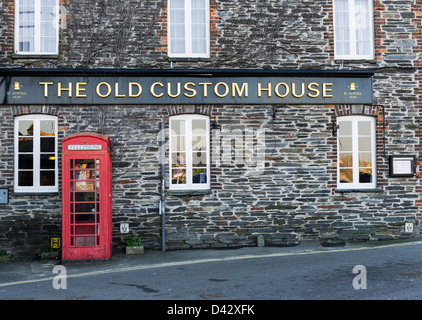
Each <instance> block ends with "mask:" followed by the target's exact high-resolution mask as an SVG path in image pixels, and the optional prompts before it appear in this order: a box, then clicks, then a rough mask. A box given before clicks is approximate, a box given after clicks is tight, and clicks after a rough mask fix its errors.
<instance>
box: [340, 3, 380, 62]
mask: <svg viewBox="0 0 422 320" xmlns="http://www.w3.org/2000/svg"><path fill="white" fill-rule="evenodd" d="M333 3H334V51H335V59H339V60H340V59H344V60H353V59H362V60H372V59H374V17H373V7H372V0H334V2H333Z"/></svg>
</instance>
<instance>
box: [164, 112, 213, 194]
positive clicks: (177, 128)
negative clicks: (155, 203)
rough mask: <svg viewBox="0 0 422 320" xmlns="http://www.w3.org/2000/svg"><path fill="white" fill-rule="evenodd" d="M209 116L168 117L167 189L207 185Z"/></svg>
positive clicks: (203, 186)
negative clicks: (168, 160) (168, 173)
mask: <svg viewBox="0 0 422 320" xmlns="http://www.w3.org/2000/svg"><path fill="white" fill-rule="evenodd" d="M209 137H210V129H209V117H207V116H201V115H179V116H173V117H171V118H170V136H169V141H170V146H169V148H170V153H169V157H170V184H169V185H170V189H176V190H180V189H187V190H191V189H194V190H195V189H209V188H210V161H209V158H210V153H209V150H210V138H209Z"/></svg>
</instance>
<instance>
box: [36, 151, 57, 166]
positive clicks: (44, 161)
mask: <svg viewBox="0 0 422 320" xmlns="http://www.w3.org/2000/svg"><path fill="white" fill-rule="evenodd" d="M55 160H56V157H55V155H54V154H42V155H41V156H40V168H41V169H54V168H55V166H56V161H55Z"/></svg>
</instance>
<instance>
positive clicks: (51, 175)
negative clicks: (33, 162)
mask: <svg viewBox="0 0 422 320" xmlns="http://www.w3.org/2000/svg"><path fill="white" fill-rule="evenodd" d="M55 177H56V174H55V172H54V171H42V170H41V172H40V185H41V186H54V185H55V184H56V179H55Z"/></svg>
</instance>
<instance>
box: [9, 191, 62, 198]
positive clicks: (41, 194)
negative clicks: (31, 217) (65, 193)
mask: <svg viewBox="0 0 422 320" xmlns="http://www.w3.org/2000/svg"><path fill="white" fill-rule="evenodd" d="M9 195H10V196H16V197H19V196H57V195H60V192H58V191H47V192H34V191H28V192H25V191H21V192H19V191H13V192H11V193H10V194H9Z"/></svg>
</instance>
